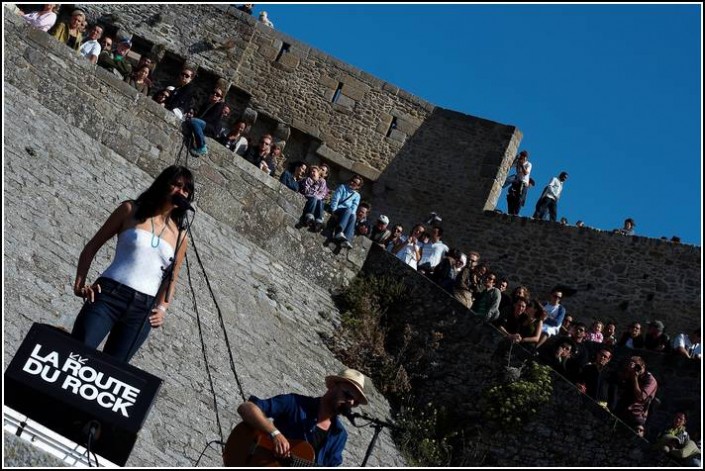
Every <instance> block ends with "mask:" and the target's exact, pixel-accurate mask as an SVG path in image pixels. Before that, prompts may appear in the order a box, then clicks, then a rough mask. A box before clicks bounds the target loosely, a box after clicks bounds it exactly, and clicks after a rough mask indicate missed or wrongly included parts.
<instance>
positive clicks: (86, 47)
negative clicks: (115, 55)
mask: <svg viewBox="0 0 705 471" xmlns="http://www.w3.org/2000/svg"><path fill="white" fill-rule="evenodd" d="M102 35H103V28H102V27H101V26H99V25H93V27H92V28H91V30H90V31H89V32H88V39H87V40H86V41H84V42H83V44H82V45H81V49H79V51H80V52H81V55H82V56H83V57H85V58H86V59H88V60H89V61H90V62H91V64H95V63H96V62H98V56H99V55H100V51H101V47H100V43H99V42H98V39H100V37H101V36H102Z"/></svg>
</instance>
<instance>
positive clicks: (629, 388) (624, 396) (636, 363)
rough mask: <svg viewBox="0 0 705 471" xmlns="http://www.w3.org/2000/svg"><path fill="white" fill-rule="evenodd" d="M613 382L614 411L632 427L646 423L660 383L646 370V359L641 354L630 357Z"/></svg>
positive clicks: (612, 402)
mask: <svg viewBox="0 0 705 471" xmlns="http://www.w3.org/2000/svg"><path fill="white" fill-rule="evenodd" d="M611 382H612V400H611V401H610V402H611V405H612V407H611V408H610V409H611V410H612V412H613V413H614V414H615V415H616V416H617V417H619V418H620V419H622V420H623V421H624V422H626V423H627V425H629V426H630V427H632V428H634V427H636V426H637V425H644V424H646V419H647V416H648V414H649V405H650V404H651V401H653V399H654V397H656V391H657V390H658V383H657V381H656V378H654V376H653V375H652V374H651V373H649V372H648V371H646V362H644V359H643V358H641V357H639V356H633V357H631V358H629V360H628V361H627V362H626V363H625V364H624V366H623V368H622V369H621V370H620V371H619V372H617V373H616V374H615V375H614V376H613V377H612V379H611Z"/></svg>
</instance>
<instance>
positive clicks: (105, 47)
mask: <svg viewBox="0 0 705 471" xmlns="http://www.w3.org/2000/svg"><path fill="white" fill-rule="evenodd" d="M98 43H100V55H99V56H98V65H100V64H101V61H105V60H108V59H109V60H111V61H112V60H113V58H114V57H115V55H114V54H113V38H111V37H110V36H106V35H103V37H102V38H100V39H99V40H98Z"/></svg>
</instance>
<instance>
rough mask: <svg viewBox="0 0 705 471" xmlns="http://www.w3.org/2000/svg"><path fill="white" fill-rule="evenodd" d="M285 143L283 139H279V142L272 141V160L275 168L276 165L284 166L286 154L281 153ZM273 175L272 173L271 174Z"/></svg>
mask: <svg viewBox="0 0 705 471" xmlns="http://www.w3.org/2000/svg"><path fill="white" fill-rule="evenodd" d="M285 145H286V142H284V141H279V142H273V143H272V152H271V154H272V156H271V157H272V162H274V168H275V169H276V168H277V167H283V166H284V161H285V160H286V156H285V155H284V154H283V153H282V151H283V150H284V146H285ZM272 176H274V174H272Z"/></svg>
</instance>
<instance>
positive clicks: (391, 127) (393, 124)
mask: <svg viewBox="0 0 705 471" xmlns="http://www.w3.org/2000/svg"><path fill="white" fill-rule="evenodd" d="M396 128H397V117H396V116H392V122H391V123H390V124H389V129H387V137H389V136H391V135H392V131H394V130H395V129H396Z"/></svg>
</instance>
